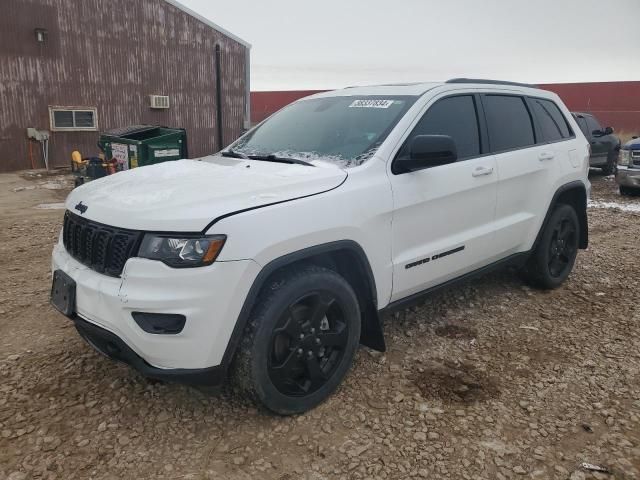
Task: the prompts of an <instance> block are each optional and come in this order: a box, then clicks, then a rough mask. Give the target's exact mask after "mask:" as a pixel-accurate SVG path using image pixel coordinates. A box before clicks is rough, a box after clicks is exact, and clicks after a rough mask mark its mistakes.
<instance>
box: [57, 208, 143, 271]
mask: <svg viewBox="0 0 640 480" xmlns="http://www.w3.org/2000/svg"><path fill="white" fill-rule="evenodd" d="M141 237H142V232H137V231H135V230H125V229H122V228H115V227H109V226H107V225H103V224H101V223H98V222H93V221H91V220H87V219H86V218H82V217H79V216H78V215H76V214H74V213H71V212H69V211H67V212H66V213H65V215H64V226H63V229H62V242H63V243H64V248H65V249H66V250H67V252H68V253H69V255H71V256H72V257H73V258H75V259H76V260H78V261H79V262H80V263H83V264H85V265H87V266H88V267H90V268H91V269H92V270H95V271H96V272H100V273H104V274H106V275H111V276H113V277H118V276H120V274H121V273H122V269H123V268H124V264H125V263H126V262H127V260H128V259H129V258H131V257H133V256H134V255H135V253H136V249H137V248H138V245H139V242H140V239H141Z"/></svg>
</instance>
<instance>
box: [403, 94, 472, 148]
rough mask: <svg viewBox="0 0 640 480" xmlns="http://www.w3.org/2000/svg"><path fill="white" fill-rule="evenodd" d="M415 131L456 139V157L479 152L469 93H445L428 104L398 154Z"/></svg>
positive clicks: (421, 133)
mask: <svg viewBox="0 0 640 480" xmlns="http://www.w3.org/2000/svg"><path fill="white" fill-rule="evenodd" d="M416 135H449V136H450V137H451V138H453V140H454V142H455V143H456V148H457V150H458V158H459V159H464V158H469V157H473V156H476V155H479V154H480V131H479V129H478V116H477V114H476V106H475V102H474V100H473V97H472V96H471V95H463V96H457V97H449V98H444V99H442V100H439V101H438V102H436V103H435V104H434V105H432V106H431V107H430V108H429V110H427V113H425V114H424V116H423V117H422V118H421V119H420V122H418V125H416V128H415V129H414V130H413V132H411V135H410V136H409V139H408V141H407V143H406V144H405V147H404V148H403V152H402V154H401V155H404V154H405V152H407V151H408V145H409V144H410V142H411V139H412V138H413V137H415V136H416Z"/></svg>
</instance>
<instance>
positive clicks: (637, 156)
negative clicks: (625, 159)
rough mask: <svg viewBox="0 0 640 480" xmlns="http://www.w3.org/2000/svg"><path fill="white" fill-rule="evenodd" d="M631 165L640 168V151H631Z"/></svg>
mask: <svg viewBox="0 0 640 480" xmlns="http://www.w3.org/2000/svg"><path fill="white" fill-rule="evenodd" d="M631 163H632V164H633V165H636V166H640V150H631Z"/></svg>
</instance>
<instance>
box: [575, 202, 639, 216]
mask: <svg viewBox="0 0 640 480" xmlns="http://www.w3.org/2000/svg"><path fill="white" fill-rule="evenodd" d="M587 206H588V207H589V208H610V209H614V210H622V211H623V212H634V213H640V203H618V202H602V201H600V200H589V202H588V203H587Z"/></svg>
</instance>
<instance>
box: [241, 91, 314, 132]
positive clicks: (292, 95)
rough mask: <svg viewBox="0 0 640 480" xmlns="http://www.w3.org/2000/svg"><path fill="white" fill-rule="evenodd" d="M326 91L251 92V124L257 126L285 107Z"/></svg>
mask: <svg viewBox="0 0 640 480" xmlns="http://www.w3.org/2000/svg"><path fill="white" fill-rule="evenodd" d="M323 91H324V90H287V91H281V92H251V124H252V125H255V124H256V123H260V122H261V121H262V120H264V119H265V118H267V117H268V116H269V115H271V114H272V113H274V112H277V111H278V110H280V109H281V108H282V107H284V106H285V105H289V104H290V103H291V102H295V101H296V100H299V99H301V98H303V97H308V96H309V95H313V94H314V93H319V92H323Z"/></svg>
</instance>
